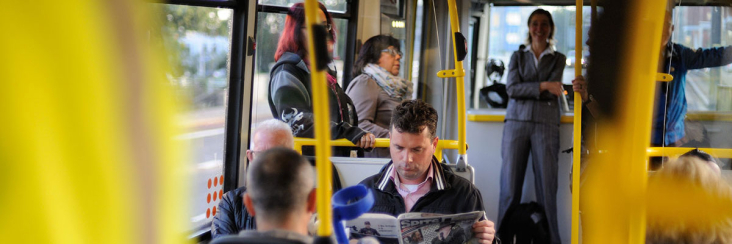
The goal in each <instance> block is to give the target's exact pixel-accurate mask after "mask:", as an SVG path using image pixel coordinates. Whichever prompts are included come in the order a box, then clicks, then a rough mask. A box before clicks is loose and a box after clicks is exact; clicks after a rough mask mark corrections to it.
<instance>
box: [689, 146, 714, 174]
mask: <svg viewBox="0 0 732 244" xmlns="http://www.w3.org/2000/svg"><path fill="white" fill-rule="evenodd" d="M679 158H696V159H700V160H701V162H705V163H706V165H707V166H709V167H710V168H711V169H712V171H714V173H717V175H721V174H722V170H721V169H720V168H719V164H717V160H716V159H714V157H712V155H709V154H708V153H706V152H704V151H702V150H699V149H698V148H697V149H693V150H691V151H688V152H686V153H684V154H682V155H681V157H679Z"/></svg>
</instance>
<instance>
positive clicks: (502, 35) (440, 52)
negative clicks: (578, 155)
mask: <svg viewBox="0 0 732 244" xmlns="http://www.w3.org/2000/svg"><path fill="white" fill-rule="evenodd" d="M598 1H599V2H600V5H601V4H602V2H604V1H603V0H598ZM605 1H611V0H605ZM297 2H301V0H250V1H246V0H244V1H236V0H224V1H217V0H210V1H209V0H166V1H161V2H157V1H155V2H147V3H145V6H146V7H148V8H150V9H152V10H153V11H154V13H156V15H157V16H152V19H153V23H154V24H155V25H159V28H156V29H153V30H150V31H149V32H148V34H149V36H150V37H149V39H150V43H151V44H152V46H154V47H156V48H159V49H160V50H162V51H164V53H165V58H166V60H167V61H168V65H169V66H170V71H169V72H167V73H166V79H167V80H166V81H167V82H168V83H167V85H169V87H171V88H172V91H173V94H172V97H173V99H174V101H176V102H179V103H181V104H188V106H184V108H182V109H181V110H177V111H176V114H175V117H174V122H175V123H176V124H175V126H177V127H180V128H182V133H180V134H178V135H176V136H175V137H174V139H175V140H176V142H177V143H180V144H181V145H182V146H183V148H181V149H179V151H180V153H181V154H187V156H188V158H187V159H186V160H185V162H184V163H181V164H180V166H182V167H184V169H185V173H186V174H185V175H186V180H187V184H188V186H187V187H183V188H181V189H179V190H181V191H185V192H187V194H186V198H187V199H185V200H186V204H187V205H188V206H189V208H187V209H186V211H187V212H185V213H182V214H184V215H185V217H186V220H187V222H186V223H185V225H186V226H187V227H189V228H188V230H189V232H188V233H190V234H189V235H188V238H189V240H191V241H196V242H200V243H208V241H209V239H210V229H211V221H212V219H213V217H214V216H215V215H216V213H217V206H218V204H219V203H220V202H221V197H222V196H223V195H224V194H225V193H226V191H229V190H232V189H235V188H237V187H241V186H244V184H245V177H244V176H245V175H246V169H247V164H248V162H247V157H246V154H245V153H244V152H245V151H246V150H247V149H248V148H251V147H252V143H253V142H252V138H251V134H250V132H251V131H253V130H254V129H255V128H256V125H257V123H259V122H262V121H265V120H268V119H271V118H272V115H271V112H270V109H269V104H268V102H267V92H268V90H267V89H268V84H269V79H270V73H269V72H270V70H271V68H272V66H273V65H274V63H275V61H274V52H275V50H276V48H277V40H278V39H279V37H280V34H281V31H282V29H283V28H284V22H285V16H286V14H287V8H288V7H289V6H291V5H292V4H294V3H297ZM320 2H322V3H323V4H324V5H325V6H326V8H327V9H328V11H329V12H330V13H331V14H332V16H333V20H334V23H333V28H334V29H335V30H336V33H337V35H336V37H337V38H336V40H335V45H334V51H333V53H332V58H333V63H332V67H334V69H335V70H336V71H337V74H338V75H337V82H338V83H339V84H340V85H341V86H342V87H346V86H347V85H348V83H349V82H350V81H351V79H352V78H353V77H352V75H351V71H352V65H353V60H354V59H355V57H357V53H356V52H357V50H358V49H359V48H360V46H361V45H362V44H363V42H364V41H365V40H366V39H368V38H369V37H371V36H375V35H378V34H386V35H391V36H393V37H395V38H396V39H398V40H399V42H400V44H401V47H402V48H401V49H402V50H401V52H402V53H403V54H404V55H403V56H402V58H401V60H400V62H401V70H400V72H399V76H400V77H402V78H404V79H408V80H411V81H412V82H413V84H414V89H413V90H414V93H413V94H411V98H413V99H421V100H424V101H426V102H428V103H429V104H431V105H432V106H433V107H434V108H435V109H436V110H437V111H438V113H439V123H438V128H437V134H438V137H439V138H440V139H441V140H442V139H444V140H457V138H458V137H459V135H458V126H459V125H458V114H457V113H456V112H455V111H456V110H457V101H456V100H457V98H456V94H457V93H458V92H462V93H464V94H465V101H464V102H465V104H466V105H467V124H466V127H465V128H466V131H467V137H466V141H467V144H468V145H469V148H468V151H467V154H468V163H469V169H468V171H467V172H463V173H461V176H463V177H465V178H466V179H469V180H471V182H473V183H474V184H475V186H476V187H477V188H478V189H479V190H480V192H481V193H482V197H483V203H484V205H485V209H486V216H487V218H488V219H490V220H494V221H495V220H496V219H497V218H498V204H499V203H498V198H499V191H500V182H499V179H500V176H501V175H500V174H501V165H502V158H501V147H502V145H501V138H502V135H503V129H504V119H505V114H506V109H505V108H494V107H491V105H489V104H488V103H487V102H486V101H485V98H484V97H482V96H481V95H480V91H481V89H482V88H484V87H488V86H490V85H492V84H494V83H497V84H506V79H507V75H506V74H503V75H502V76H500V75H496V74H494V73H488V72H487V71H486V69H487V67H488V66H489V64H490V63H497V62H501V63H503V64H504V65H505V68H506V69H507V68H508V64H509V61H510V58H511V54H512V53H513V52H514V51H515V50H517V49H518V48H519V46H520V45H521V44H524V43H525V41H526V35H527V32H528V27H527V24H526V22H527V18H528V16H529V14H531V12H532V11H533V10H535V9H536V8H543V9H545V10H548V11H549V12H550V13H551V14H552V16H553V18H554V21H555V23H556V32H555V33H554V34H555V39H556V40H557V42H556V44H555V45H554V47H555V48H556V51H557V52H561V53H564V54H565V55H567V58H568V59H567V61H566V65H565V67H564V69H563V78H562V80H561V82H562V83H563V84H564V85H565V88H566V89H570V90H569V94H568V96H569V99H568V101H569V104H568V107H569V110H567V111H563V113H562V117H561V118H562V119H561V124H560V125H559V131H560V135H559V137H560V139H559V141H560V149H561V150H566V149H569V148H572V146H573V120H572V118H573V112H572V111H573V107H574V104H573V102H572V96H573V94H571V84H572V80H573V79H574V77H575V75H574V72H575V71H574V70H575V67H576V66H581V67H582V70H583V72H582V73H583V74H585V73H586V72H587V69H590V68H591V67H592V62H591V61H592V59H591V57H592V56H591V54H592V51H591V50H589V46H587V45H582V46H581V47H578V46H576V44H575V35H576V30H577V29H578V28H581V32H582V33H581V35H582V43H586V42H587V39H588V38H589V34H588V33H589V30H590V28H591V27H592V19H593V17H592V15H593V9H592V7H590V6H591V1H584V7H582V12H583V18H582V26H576V24H575V20H576V19H575V18H576V10H577V8H576V7H575V1H570V0H456V3H457V7H458V16H459V23H460V29H461V30H462V33H463V34H464V35H465V37H466V39H467V53H468V55H467V58H466V59H465V61H464V65H465V71H466V72H465V73H466V74H465V83H466V86H465V90H464V91H457V88H456V85H455V82H452V80H454V79H443V78H439V77H437V76H436V75H435V74H437V73H438V71H441V70H446V69H451V68H453V67H454V66H455V61H454V59H453V57H454V53H453V43H452V37H451V36H450V33H451V30H450V16H449V14H448V11H446V10H447V9H448V6H447V1H444V0H380V1H378V0H377V1H371V0H320ZM675 2H676V4H677V5H678V6H676V7H675V8H674V10H673V24H674V26H675V27H674V31H673V34H672V37H671V40H672V42H674V43H679V44H682V45H684V46H687V47H690V48H692V49H696V48H709V47H727V46H730V45H732V2H730V1H729V0H681V1H679V0H676V1H675ZM234 9H237V10H236V11H235V10H234ZM599 9H600V12H601V9H602V8H601V7H599ZM593 31H594V30H593ZM580 49H581V51H579V50H580ZM653 52H655V51H653ZM653 52H651V51H649V55H657V54H654V53H653ZM575 53H581V54H582V55H581V56H582V57H583V58H581V59H580V60H576V58H575V56H574V54H575ZM232 64H238V65H241V67H232ZM232 72H236V74H237V75H239V76H238V77H235V75H232ZM232 77H234V79H232ZM685 90H686V100H687V102H688V111H687V114H686V119H685V123H686V128H685V131H686V134H687V137H686V138H685V140H686V141H685V143H684V144H685V145H682V146H683V147H695V148H714V149H730V148H732V136H731V135H732V64H726V65H723V66H720V67H711V68H702V69H696V70H690V71H689V72H688V74H687V76H686V85H685ZM599 92H602V91H599ZM649 96H652V94H651V92H650V91H649ZM639 126H642V125H639ZM646 126H650V125H646ZM602 143H603V142H602V141H598V142H595V144H597V145H602ZM649 145H650V143H649ZM668 147H672V146H668ZM442 155H443V157H442V158H440V160H442V161H443V163H447V164H450V165H451V167H453V168H454V167H457V166H456V165H455V163H456V161H457V158H458V152H457V150H445V151H444V153H443V154H442ZM674 156H677V155H671V157H674ZM713 156H718V155H713ZM331 161H332V162H333V163H334V164H335V165H336V168H337V169H338V173H339V174H340V178H341V180H342V183H343V185H344V186H350V185H355V184H357V183H358V182H360V181H361V180H362V179H364V178H366V177H368V176H370V175H373V174H375V173H377V172H378V170H379V169H381V167H382V166H383V165H384V164H386V163H387V162H388V161H389V159H371V158H350V157H332V158H331ZM529 162H531V159H529ZM717 162H718V164H719V167H720V168H721V169H722V175H723V177H724V178H725V180H727V182H729V183H731V184H732V160H731V159H730V158H729V157H724V156H719V158H718V161H717ZM571 170H572V154H571V153H560V154H559V165H558V172H559V174H558V192H557V208H558V209H557V211H558V222H559V232H560V235H561V238H562V242H563V243H570V236H571V234H572V233H571V229H572V218H571V217H572V193H571V192H570V181H571V178H570V176H569V173H570V171H571ZM650 170H654V169H650ZM526 175H527V177H526V178H525V182H524V185H523V187H524V190H523V197H522V202H529V201H536V192H535V189H534V177H533V170H532V167H528V169H527V172H526Z"/></svg>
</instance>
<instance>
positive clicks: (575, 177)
mask: <svg viewBox="0 0 732 244" xmlns="http://www.w3.org/2000/svg"><path fill="white" fill-rule="evenodd" d="M576 3H577V6H576V7H575V9H576V11H575V13H576V14H577V17H576V18H575V19H576V23H575V34H574V50H575V52H574V55H575V56H574V60H575V65H574V76H575V77H577V76H580V75H582V56H583V55H582V4H583V3H582V0H576ZM573 144H574V145H573V146H574V150H572V152H573V153H572V162H574V164H572V243H574V244H577V243H579V199H580V198H579V194H580V191H579V187H580V164H581V163H582V162H581V155H582V96H581V95H580V94H579V92H575V93H574V142H573Z"/></svg>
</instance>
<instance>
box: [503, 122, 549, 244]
mask: <svg viewBox="0 0 732 244" xmlns="http://www.w3.org/2000/svg"><path fill="white" fill-rule="evenodd" d="M502 145H503V147H502V148H501V157H502V159H503V164H502V166H501V195H500V202H499V205H498V221H499V226H500V222H501V221H502V219H503V216H505V214H506V211H507V210H508V209H509V207H511V206H516V205H518V204H520V202H521V194H522V187H523V183H524V176H525V175H526V167H527V166H528V161H529V152H530V153H531V155H532V157H531V158H532V159H533V160H532V161H533V162H532V164H531V165H532V167H533V170H534V176H535V181H534V183H535V188H536V195H537V196H536V199H537V201H538V202H539V204H540V205H541V206H542V207H543V208H544V212H545V213H546V218H547V220H548V222H549V230H550V232H551V238H552V240H551V242H552V243H561V241H560V238H559V227H558V226H557V174H558V168H559V166H558V162H557V161H559V125H558V124H543V123H533V122H522V121H511V120H507V121H506V123H505V125H504V127H503V140H502Z"/></svg>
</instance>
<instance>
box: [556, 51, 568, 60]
mask: <svg viewBox="0 0 732 244" xmlns="http://www.w3.org/2000/svg"><path fill="white" fill-rule="evenodd" d="M554 54H555V55H556V56H557V58H558V59H567V55H564V53H561V52H559V51H554Z"/></svg>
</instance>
